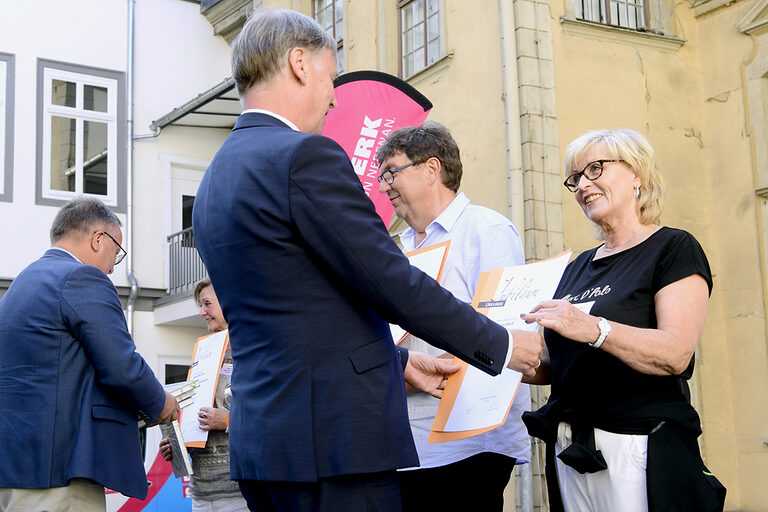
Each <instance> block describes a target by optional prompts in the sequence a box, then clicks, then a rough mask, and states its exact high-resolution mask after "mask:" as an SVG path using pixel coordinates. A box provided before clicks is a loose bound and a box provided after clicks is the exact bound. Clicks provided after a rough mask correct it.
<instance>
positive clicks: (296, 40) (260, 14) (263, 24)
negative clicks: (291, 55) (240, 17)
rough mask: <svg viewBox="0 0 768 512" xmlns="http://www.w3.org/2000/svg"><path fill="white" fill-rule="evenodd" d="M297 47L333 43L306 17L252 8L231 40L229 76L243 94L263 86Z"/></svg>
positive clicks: (312, 48) (332, 47) (313, 48)
mask: <svg viewBox="0 0 768 512" xmlns="http://www.w3.org/2000/svg"><path fill="white" fill-rule="evenodd" d="M296 47H300V48H305V49H307V50H310V51H316V50H321V49H323V48H328V49H330V50H331V51H333V52H334V53H335V51H336V42H335V41H334V40H333V37H331V35H330V34H328V32H326V31H325V30H323V27H321V26H320V24H319V23H318V22H317V21H315V20H314V19H312V18H310V17H309V16H307V15H305V14H302V13H300V12H297V11H291V10H288V9H266V8H259V9H254V10H252V11H250V12H249V13H248V19H247V20H246V21H245V25H243V28H242V30H241V31H240V33H239V34H238V35H237V37H235V39H234V41H232V76H233V77H234V79H235V82H237V90H238V92H239V93H240V94H241V95H242V94H244V93H245V91H247V90H248V89H249V88H250V87H252V86H253V85H256V84H260V83H266V82H268V81H269V80H271V79H272V78H274V76H275V75H277V73H278V72H279V71H280V70H281V69H282V68H283V66H284V65H285V63H286V62H287V61H286V57H287V56H288V52H290V51H291V50H292V49H293V48H296Z"/></svg>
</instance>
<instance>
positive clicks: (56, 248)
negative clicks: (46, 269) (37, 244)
mask: <svg viewBox="0 0 768 512" xmlns="http://www.w3.org/2000/svg"><path fill="white" fill-rule="evenodd" d="M51 249H54V250H56V251H62V252H65V253H67V254H69V255H70V256H72V257H73V258H75V260H76V261H77V262H78V263H82V261H80V258H78V257H77V256H75V255H74V254H72V253H71V252H69V251H68V250H66V249H62V248H61V247H51Z"/></svg>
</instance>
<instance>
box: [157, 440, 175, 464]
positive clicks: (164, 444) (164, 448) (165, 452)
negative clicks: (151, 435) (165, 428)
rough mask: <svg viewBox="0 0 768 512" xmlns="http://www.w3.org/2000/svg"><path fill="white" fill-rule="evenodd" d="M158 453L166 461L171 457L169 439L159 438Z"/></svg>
mask: <svg viewBox="0 0 768 512" xmlns="http://www.w3.org/2000/svg"><path fill="white" fill-rule="evenodd" d="M160 455H162V456H163V459H165V460H167V461H168V462H170V461H171V459H173V448H171V441H169V440H168V439H166V438H163V439H161V440H160Z"/></svg>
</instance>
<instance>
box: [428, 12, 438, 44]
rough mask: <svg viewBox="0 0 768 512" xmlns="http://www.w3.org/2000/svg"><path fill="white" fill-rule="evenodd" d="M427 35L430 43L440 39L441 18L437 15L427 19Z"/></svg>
mask: <svg viewBox="0 0 768 512" xmlns="http://www.w3.org/2000/svg"><path fill="white" fill-rule="evenodd" d="M427 33H428V34H429V40H430V41H431V40H432V39H437V38H438V37H440V17H439V16H438V15H437V14H435V15H434V16H430V17H429V18H427Z"/></svg>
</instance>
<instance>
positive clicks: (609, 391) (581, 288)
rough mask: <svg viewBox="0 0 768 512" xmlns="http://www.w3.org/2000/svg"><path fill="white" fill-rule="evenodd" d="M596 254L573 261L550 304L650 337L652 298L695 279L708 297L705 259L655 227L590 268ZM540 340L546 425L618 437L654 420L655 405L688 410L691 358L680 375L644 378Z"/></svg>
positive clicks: (682, 239)
mask: <svg viewBox="0 0 768 512" xmlns="http://www.w3.org/2000/svg"><path fill="white" fill-rule="evenodd" d="M596 250H597V249H596V248H595V249H592V250H589V251H586V252H584V253H582V254H580V255H579V256H578V257H577V258H576V259H575V260H574V261H573V262H571V263H570V264H569V265H568V267H567V268H566V269H565V273H564V274H563V278H562V279H561V281H560V284H559V286H558V289H557V292H556V293H555V298H558V299H567V300H569V301H570V302H571V303H573V304H574V305H575V306H577V307H579V308H580V309H582V310H583V311H585V312H588V313H589V314H591V315H593V316H602V317H604V318H606V319H608V320H611V321H614V322H619V323H622V324H626V325H631V326H634V327H641V328H652V329H653V328H656V327H657V323H656V312H655V305H654V296H655V295H656V293H657V292H658V291H659V290H661V289H662V288H664V287H665V286H667V285H668V284H671V283H674V282H675V281H679V280H680V279H683V278H685V277H688V276H690V275H693V274H699V275H701V276H702V277H703V278H704V279H705V280H706V281H707V284H708V286H709V289H710V292H711V290H712V276H711V273H710V270H709V264H708V262H707V258H706V256H705V255H704V251H703V249H702V248H701V246H700V245H699V243H698V242H697V241H696V239H695V238H694V237H693V235H691V234H690V233H687V232H685V231H681V230H678V229H672V228H667V227H662V228H660V229H659V230H658V231H656V232H655V233H654V234H653V235H651V236H650V237H649V238H648V239H646V240H645V241H643V242H642V243H640V244H638V245H636V246H635V247H632V248H630V249H627V250H625V251H622V252H620V253H617V254H614V255H611V256H606V257H604V258H600V259H598V260H595V261H593V260H592V258H593V257H594V255H595V252H596ZM679 321H680V322H685V321H686V319H685V318H680V319H679ZM544 338H545V340H546V343H547V348H548V349H549V356H550V364H551V366H552V395H551V397H550V400H549V403H548V404H547V406H545V407H544V408H543V409H544V410H542V411H541V412H542V413H545V414H547V411H549V413H550V414H552V415H554V416H555V417H552V416H550V418H549V419H550V420H556V421H568V422H571V423H574V422H578V423H586V424H590V425H593V426H595V427H599V428H604V429H606V430H612V431H617V430H618V431H621V430H622V428H621V427H622V424H624V426H627V425H628V424H633V425H635V426H637V425H638V423H637V421H636V420H637V418H638V416H639V417H643V416H644V414H643V411H644V410H647V411H648V416H655V414H653V412H652V411H654V410H656V409H658V406H659V405H661V404H664V405H667V404H669V405H672V406H673V409H674V408H675V406H676V405H677V406H680V405H684V404H685V405H687V404H688V403H689V392H688V386H687V384H686V382H685V380H687V379H689V378H690V377H691V374H692V372H693V358H691V362H690V364H689V365H688V368H687V370H686V371H685V372H684V373H683V374H682V375H679V376H658V375H646V374H643V373H640V372H638V371H636V370H634V369H632V368H630V367H629V366H627V365H626V364H625V363H623V362H622V361H621V360H619V359H618V358H616V357H614V356H612V355H610V354H608V353H607V352H605V351H603V350H599V349H594V348H592V347H590V346H589V345H587V344H586V343H578V342H575V341H572V340H569V339H567V338H565V337H563V336H560V335H559V334H557V333H556V332H554V331H551V330H549V329H545V331H544ZM555 404H556V406H555ZM553 406H554V407H553ZM630 418H633V419H632V420H631V421H629V422H627V421H624V420H625V419H627V420H628V419H630ZM649 419H650V418H649ZM617 427H618V428H617ZM630 430H631V429H630Z"/></svg>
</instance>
